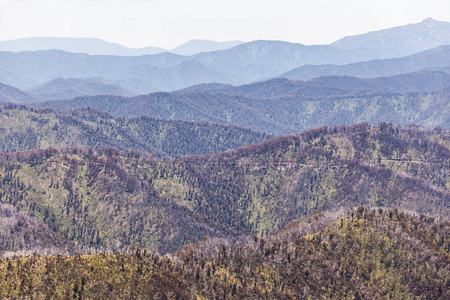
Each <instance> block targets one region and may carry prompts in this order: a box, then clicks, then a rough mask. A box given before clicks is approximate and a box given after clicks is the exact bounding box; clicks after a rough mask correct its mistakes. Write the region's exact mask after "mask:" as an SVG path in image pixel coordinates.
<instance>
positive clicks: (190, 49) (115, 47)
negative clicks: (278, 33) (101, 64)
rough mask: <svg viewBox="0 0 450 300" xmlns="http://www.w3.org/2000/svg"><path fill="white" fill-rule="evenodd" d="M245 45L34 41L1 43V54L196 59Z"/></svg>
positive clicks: (76, 40)
mask: <svg viewBox="0 0 450 300" xmlns="http://www.w3.org/2000/svg"><path fill="white" fill-rule="evenodd" d="M241 43H243V42H241V41H230V42H223V43H221V42H215V41H210V40H190V41H188V42H186V43H184V44H182V45H179V46H178V47H176V48H174V49H172V50H167V49H163V48H158V47H145V48H128V47H125V46H122V45H120V44H117V43H109V42H106V41H104V40H101V39H97V38H73V37H72V38H68V37H32V38H22V39H17V40H9V41H0V51H9V52H21V51H40V50H62V51H67V52H73V53H85V54H90V55H117V56H140V55H152V54H159V53H163V52H171V53H175V54H179V55H194V54H197V53H200V52H209V51H217V50H223V49H227V48H231V47H234V46H237V45H239V44H241Z"/></svg>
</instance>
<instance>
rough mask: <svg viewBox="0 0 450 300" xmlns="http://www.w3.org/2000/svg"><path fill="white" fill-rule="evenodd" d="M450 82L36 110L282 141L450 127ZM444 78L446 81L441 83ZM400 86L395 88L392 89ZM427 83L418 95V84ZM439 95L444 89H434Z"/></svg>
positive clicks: (239, 92)
mask: <svg viewBox="0 0 450 300" xmlns="http://www.w3.org/2000/svg"><path fill="white" fill-rule="evenodd" d="M447 77H448V76H447V75H445V73H440V72H425V73H417V74H409V75H404V76H398V77H395V78H389V79H387V78H379V79H377V80H362V79H357V78H348V77H331V78H321V79H317V80H311V81H309V82H296V81H289V80H286V79H273V80H269V81H265V82H259V83H254V84H250V85H244V86H240V87H230V86H226V85H225V86H224V85H217V84H214V85H204V86H200V87H193V88H190V89H187V90H183V91H179V92H173V93H153V94H148V95H141V96H137V97H130V98H124V97H118V96H95V97H80V98H76V99H71V100H67V101H50V102H42V103H37V104H33V105H36V106H40V107H47V106H50V107H56V108H80V107H93V108H96V109H101V110H104V111H107V112H109V113H111V114H113V115H116V116H121V117H136V116H142V115H145V116H151V117H155V118H162V119H180V120H193V121H207V122H218V123H222V124H230V123H231V124H235V125H238V126H244V127H248V128H251V129H253V130H257V131H262V132H267V133H270V134H275V135H285V134H293V133H296V132H299V131H302V130H307V129H311V128H316V127H318V126H322V125H324V124H326V125H349V124H356V123H362V122H371V123H378V122H393V123H396V124H402V125H405V124H417V125H424V126H427V127H430V128H432V127H435V126H441V127H444V128H450V117H449V116H450V105H449V102H448V98H449V95H450V87H448V86H447V87H445V88H443V89H441V87H442V86H443V85H439V84H436V83H433V84H431V83H430V84H427V82H435V81H439V80H440V79H442V84H444V83H445V82H446V80H447V79H446V78H447ZM439 78H440V79H439ZM394 81H396V83H393V82H394ZM417 81H418V82H421V83H422V85H420V86H419V85H415V86H418V87H417V89H416V91H417V90H432V91H431V92H422V93H420V92H415V91H414V92H403V91H411V89H412V88H411V83H412V82H417ZM434 89H437V90H434Z"/></svg>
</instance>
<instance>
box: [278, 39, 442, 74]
mask: <svg viewBox="0 0 450 300" xmlns="http://www.w3.org/2000/svg"><path fill="white" fill-rule="evenodd" d="M449 66H450V46H440V47H438V48H434V49H431V50H426V51H423V52H420V53H417V54H413V55H410V56H405V57H401V58H391V59H384V60H371V61H366V62H359V63H351V64H347V65H342V66H338V65H322V66H320V65H305V66H302V67H299V68H296V69H292V70H290V71H289V72H286V73H284V74H282V75H279V77H286V78H289V79H293V80H308V79H311V78H316V77H322V76H331V75H339V76H353V77H362V78H374V77H382V76H394V75H400V74H404V73H410V72H416V71H420V70H423V69H431V68H448V67H449Z"/></svg>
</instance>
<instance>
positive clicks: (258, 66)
mask: <svg viewBox="0 0 450 300" xmlns="http://www.w3.org/2000/svg"><path fill="white" fill-rule="evenodd" d="M448 28H449V26H448V23H446V22H438V21H435V20H425V21H424V22H422V23H420V24H410V25H407V26H403V27H400V28H394V29H388V30H385V31H380V32H376V33H370V34H367V35H364V36H356V37H349V38H346V39H343V40H341V41H337V42H336V43H334V44H333V45H311V46H307V45H302V44H296V43H288V42H283V41H264V40H259V41H252V42H248V43H242V44H240V43H235V44H233V43H231V44H227V43H212V44H213V45H215V46H217V49H218V50H217V51H212V50H213V49H214V47H215V46H213V45H210V44H211V43H206V44H208V45H210V46H207V45H206V46H202V45H203V44H205V43H203V42H204V41H203V42H202V41H192V42H191V43H187V44H185V45H184V46H183V47H184V48H185V50H183V49H181V50H182V51H181V52H178V51H175V52H177V53H182V54H184V55H177V54H174V53H169V52H164V53H158V54H152V55H140V56H119V55H118V54H116V55H115V56H113V55H88V54H85V53H69V52H64V51H61V50H54V48H55V49H66V50H70V49H71V47H69V48H64V47H53V48H52V49H53V50H40V51H33V52H32V51H23V52H0V65H1V67H0V82H2V83H4V84H8V85H12V86H14V87H16V88H20V89H31V88H33V87H35V86H38V85H41V84H44V83H45V82H48V81H51V80H54V79H56V78H60V77H61V78H96V79H97V80H99V81H102V82H105V83H108V84H115V85H119V86H121V87H122V88H125V89H128V90H130V91H132V92H134V93H137V94H145V93H150V92H157V91H173V90H178V89H183V88H187V87H189V86H191V85H194V84H201V83H213V82H219V83H226V84H235V85H241V84H248V83H252V82H255V81H261V80H266V79H269V78H274V77H280V76H281V77H287V78H290V79H296V80H306V79H311V78H315V77H319V76H329V75H346V76H355V77H379V76H393V75H399V74H403V73H408V72H414V71H420V70H422V69H429V68H448V67H449V66H450V64H449V61H448V49H447V48H448V47H445V45H447V44H448V42H449V41H448V36H449V32H450V30H449V29H448ZM399 35H401V36H402V37H404V38H405V39H406V41H407V42H405V43H403V42H400V41H401V39H400V38H398V36H399ZM421 39H422V40H421ZM62 40H63V39H62ZM62 40H60V41H59V40H55V41H49V42H51V43H53V42H55V43H58V41H59V42H61V41H62ZM380 40H382V41H383V42H385V46H384V48H383V47H381V48H380V45H379V44H378V43H379V42H378V41H380ZM67 41H68V43H72V42H76V41H77V40H76V39H68V40H67ZM16 42H17V43H18V44H17V47H19V48H20V45H19V44H20V43H21V42H27V41H26V40H24V41H16ZM84 42H86V43H85V48H86V51H85V52H88V53H91V52H90V51H88V50H89V49H92V45H91V42H92V43H99V47H98V49H100V50H99V51H100V52H101V49H102V48H108V47H110V46H111V47H113V46H114V47H113V48H117V47H118V46H120V45H110V44H107V43H106V44H105V42H103V41H99V40H95V39H87V40H86V41H85V40H83V43H84ZM11 43H14V42H11ZM63 43H64V42H63ZM83 43H81V44H80V47H83ZM233 45H234V47H231V46H233ZM0 47H1V43H0ZM183 47H182V48H183ZM198 47H200V48H202V47H204V48H205V51H204V52H202V53H196V54H188V53H194V52H196V51H193V52H192V51H190V50H189V49H190V48H198ZM227 47H231V48H227ZM433 47H435V48H434V49H430V48H433ZM119 48H120V47H119ZM225 48H226V49H225ZM30 49H31V48H30ZM33 49H34V48H33ZM111 49H112V48H111ZM75 50H76V49H75ZM75 50H73V51H75ZM116 50H117V51H118V53H120V52H121V51H122V50H123V49H122V50H120V49H115V50H114V49H113V50H111V51H113V52H114V51H116ZM422 50H424V52H423V53H420V54H419V53H418V52H420V51H422ZM425 50H426V51H425ZM70 51H72V50H70ZM75 52H79V51H75ZM136 53H138V52H136ZM405 55H410V56H407V57H402V56H405ZM411 55H413V56H411ZM394 58H395V59H394ZM362 62H364V63H362ZM411 62H413V63H411Z"/></svg>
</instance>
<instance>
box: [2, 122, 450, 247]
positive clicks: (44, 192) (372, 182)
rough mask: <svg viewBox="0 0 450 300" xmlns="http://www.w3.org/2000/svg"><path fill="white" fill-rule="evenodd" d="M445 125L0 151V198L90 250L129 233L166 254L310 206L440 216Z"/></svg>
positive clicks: (288, 217) (446, 167)
mask: <svg viewBox="0 0 450 300" xmlns="http://www.w3.org/2000/svg"><path fill="white" fill-rule="evenodd" d="M449 136H450V135H449V133H448V132H447V131H442V130H438V129H437V130H434V131H426V130H423V129H421V128H418V127H407V128H400V127H394V126H392V125H390V124H385V123H383V124H380V126H379V127H374V128H370V126H369V125H367V124H361V125H358V126H353V127H345V126H344V127H324V128H320V129H317V130H311V131H308V132H305V133H302V134H298V135H295V136H287V137H280V138H275V139H272V140H269V141H265V142H262V143H260V144H257V145H251V146H246V147H243V148H240V149H239V150H236V151H228V152H224V153H220V154H214V155H209V156H190V157H184V158H180V159H175V160H168V159H165V160H155V159H150V158H148V159H143V158H140V157H139V155H138V156H136V155H134V154H133V153H132V152H129V153H121V152H120V151H118V150H117V149H113V148H104V149H102V150H99V152H98V153H97V152H93V151H92V150H90V149H79V148H72V149H61V150H56V149H52V148H50V149H47V150H36V151H24V152H17V153H13V154H2V156H1V157H0V202H1V203H6V204H10V205H13V206H15V207H16V208H17V209H19V210H20V212H22V213H24V214H28V215H30V216H32V217H34V218H37V220H39V221H40V222H43V223H45V224H46V226H48V228H50V229H51V230H53V231H54V232H55V233H57V234H58V235H60V236H62V237H63V238H64V239H65V240H66V241H69V242H71V243H73V244H74V245H76V247H77V249H78V251H87V252H88V253H89V251H90V249H110V250H121V249H124V248H125V249H126V248H128V247H129V246H130V245H132V244H138V245H140V246H141V247H145V248H152V249H155V250H158V251H160V252H161V253H166V252H171V251H175V250H177V249H179V248H180V247H181V246H182V245H185V244H188V243H192V242H196V241H199V240H201V239H202V238H203V237H204V236H211V237H224V238H238V237H239V236H242V235H250V234H254V235H256V236H258V237H261V236H262V237H264V236H267V235H269V234H271V233H273V232H274V231H276V230H278V229H281V228H283V227H284V226H286V225H287V224H288V223H289V222H291V221H294V220H297V219H300V218H302V217H304V216H309V215H312V214H313V213H315V212H317V211H323V210H328V209H334V208H340V207H353V206H358V205H364V206H368V207H381V206H397V207H399V208H402V209H407V210H410V211H415V212H418V213H425V214H429V215H436V216H448V215H449V213H450V210H449V205H448V203H449V201H450V193H449V189H450V181H449V178H450V176H449V175H450V151H449V146H450V143H449V141H450V138H449ZM4 244H5V243H4ZM52 245H53V244H52ZM1 250H3V251H7V250H8V251H10V250H12V249H11V247H10V246H7V247H6V246H5V247H4V248H3V249H1Z"/></svg>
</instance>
